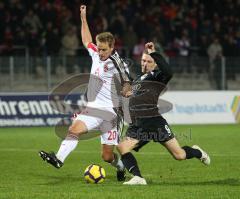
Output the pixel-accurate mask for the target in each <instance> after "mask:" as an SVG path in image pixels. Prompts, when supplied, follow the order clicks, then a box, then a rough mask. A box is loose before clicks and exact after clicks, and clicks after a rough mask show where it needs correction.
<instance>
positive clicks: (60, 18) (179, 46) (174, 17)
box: [0, 0, 240, 58]
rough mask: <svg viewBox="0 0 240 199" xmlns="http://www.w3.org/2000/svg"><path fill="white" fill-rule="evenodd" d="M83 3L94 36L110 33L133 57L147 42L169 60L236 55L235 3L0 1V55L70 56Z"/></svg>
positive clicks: (239, 52)
mask: <svg viewBox="0 0 240 199" xmlns="http://www.w3.org/2000/svg"><path fill="white" fill-rule="evenodd" d="M82 3H85V4H86V5H87V6H88V7H87V16H88V21H89V26H90V29H91V31H92V34H93V36H95V35H96V34H97V33H99V32H102V31H111V32H112V33H114V35H115V37H116V48H118V49H120V51H121V50H122V49H124V48H127V49H129V52H130V54H131V56H133V57H135V58H138V57H139V56H140V55H141V53H142V51H143V49H144V43H145V42H146V41H154V42H155V43H157V45H158V48H159V50H161V51H164V53H165V54H166V55H168V56H182V57H187V56H189V55H191V54H192V53H195V54H197V55H199V56H209V57H211V56H221V55H222V54H223V55H224V56H240V12H239V11H240V0H221V1H217V0H210V1H200V0H175V1H174V0H171V1H170V0H161V1H160V0H115V1H111V0H86V1H81V0H36V1H34V0H1V1H0V54H1V55H11V54H12V53H13V49H14V48H13V46H28V48H29V49H30V50H29V52H30V53H31V54H32V55H59V54H65V55H68V56H75V55H76V54H77V53H78V51H77V49H79V47H81V46H82V43H81V38H80V19H79V6H80V5H81V4H82Z"/></svg>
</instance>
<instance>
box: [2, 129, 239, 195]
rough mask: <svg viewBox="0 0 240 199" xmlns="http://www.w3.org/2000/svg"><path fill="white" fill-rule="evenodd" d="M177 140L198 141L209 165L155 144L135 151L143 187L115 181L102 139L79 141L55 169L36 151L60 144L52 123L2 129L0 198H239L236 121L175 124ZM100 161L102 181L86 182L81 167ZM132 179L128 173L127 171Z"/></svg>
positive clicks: (191, 142) (190, 142)
mask: <svg viewBox="0 0 240 199" xmlns="http://www.w3.org/2000/svg"><path fill="white" fill-rule="evenodd" d="M172 129H173V131H174V132H175V134H176V135H177V137H178V139H179V141H180V143H181V145H193V144H199V145H200V146H201V147H202V148H203V149H205V150H206V151H208V152H209V155H210V156H211V160H212V162H211V165H210V166H209V167H206V166H204V165H203V164H201V163H200V161H199V160H197V159H193V160H187V161H181V162H180V161H176V160H174V159H173V158H172V157H171V156H170V155H169V153H168V152H167V151H166V149H165V148H164V147H163V146H161V145H160V144H158V143H150V144H148V145H147V146H146V147H145V148H143V149H142V150H141V151H140V152H138V153H135V154H136V158H137V160H138V162H139V166H140V168H141V170H142V174H143V176H144V177H145V178H146V180H147V182H148V185H147V186H126V185H122V183H121V182H117V181H116V178H115V170H114V169H113V168H112V167H111V166H110V165H108V164H107V163H105V162H103V161H102V160H101V157H100V149H101V148H100V140H99V139H98V138H94V139H91V140H87V141H82V142H80V143H79V145H78V147H77V149H76V151H74V152H73V153H72V154H71V155H70V156H69V157H68V159H67V160H66V161H65V165H64V167H62V168H61V169H60V170H57V169H55V168H53V167H51V166H50V165H48V164H47V163H45V162H43V161H42V160H41V159H40V157H39V156H38V151H39V150H40V149H44V150H47V151H49V150H53V151H56V150H57V149H58V146H59V143H60V140H59V139H58V138H57V136H56V135H55V133H54V128H40V127H39V128H1V129H0V198H1V199H5V198H6V199H14V198H17V199H20V198H21V199H28V198H29V199H38V198H45V199H46V198H47V199H48V198H49V199H55V198H56V199H65V198H66V199H71V198H86V199H88V198H96V199H100V198H105V199H106V198H114V199H116V198H126V199H134V198H138V199H141V198H147V199H155V198H170V199H172V198H178V199H179V198H180V199H186V198H194V199H196V198H197V199H198V198H199V199H200V198H201V199H203V198H204V199H205V198H217V199H219V198H229V199H235V198H240V125H190V126H187V125H181V126H173V127H172ZM92 163H97V164H100V165H102V166H103V167H104V168H105V170H106V174H107V178H106V180H105V181H104V183H102V184H86V183H85V181H84V178H83V172H84V169H85V168H86V167H87V166H88V165H89V164H92ZM128 178H130V175H128Z"/></svg>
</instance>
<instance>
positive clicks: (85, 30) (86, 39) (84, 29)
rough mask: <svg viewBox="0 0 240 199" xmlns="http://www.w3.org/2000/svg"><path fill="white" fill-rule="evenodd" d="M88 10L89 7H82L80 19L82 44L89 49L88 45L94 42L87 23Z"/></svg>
mask: <svg viewBox="0 0 240 199" xmlns="http://www.w3.org/2000/svg"><path fill="white" fill-rule="evenodd" d="M86 9H87V7H86V6H85V5H81V6H80V17H81V22H82V26H81V35H82V42H83V45H84V46H85V47H86V48H87V46H88V44H89V43H91V42H92V35H91V33H90V30H89V27H88V23H87V17H86Z"/></svg>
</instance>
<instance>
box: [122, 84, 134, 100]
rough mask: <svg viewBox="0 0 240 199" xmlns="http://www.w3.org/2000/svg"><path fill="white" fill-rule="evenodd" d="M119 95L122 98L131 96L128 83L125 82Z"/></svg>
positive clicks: (130, 88) (130, 87)
mask: <svg viewBox="0 0 240 199" xmlns="http://www.w3.org/2000/svg"><path fill="white" fill-rule="evenodd" d="M120 93H121V95H122V96H123V97H129V96H130V95H132V86H131V84H130V83H128V82H126V83H124V85H123V88H122V91H120Z"/></svg>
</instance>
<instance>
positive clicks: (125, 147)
mask: <svg viewBox="0 0 240 199" xmlns="http://www.w3.org/2000/svg"><path fill="white" fill-rule="evenodd" d="M138 143H139V140H137V139H134V138H130V137H126V138H124V140H122V141H121V142H120V143H119V145H118V146H117V149H118V151H119V153H120V154H121V155H123V154H126V153H128V152H130V151H132V150H133V149H134V148H135V147H136V146H137V144H138Z"/></svg>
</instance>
